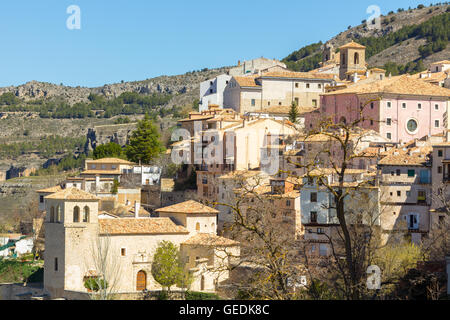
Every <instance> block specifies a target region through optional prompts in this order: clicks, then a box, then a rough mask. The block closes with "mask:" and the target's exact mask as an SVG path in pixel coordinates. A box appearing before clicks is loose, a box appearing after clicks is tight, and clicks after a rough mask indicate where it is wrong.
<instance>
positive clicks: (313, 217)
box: [310, 211, 317, 223]
mask: <svg viewBox="0 0 450 320" xmlns="http://www.w3.org/2000/svg"><path fill="white" fill-rule="evenodd" d="M310 220H311V223H317V212H316V211H311V215H310Z"/></svg>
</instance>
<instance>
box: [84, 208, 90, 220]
mask: <svg viewBox="0 0 450 320" xmlns="http://www.w3.org/2000/svg"><path fill="white" fill-rule="evenodd" d="M89 211H90V210H89V207H88V206H86V207H84V209H83V222H86V223H89Z"/></svg>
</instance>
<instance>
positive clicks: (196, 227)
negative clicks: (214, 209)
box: [195, 222, 200, 231]
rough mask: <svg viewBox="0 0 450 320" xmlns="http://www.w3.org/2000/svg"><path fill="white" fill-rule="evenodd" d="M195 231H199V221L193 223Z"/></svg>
mask: <svg viewBox="0 0 450 320" xmlns="http://www.w3.org/2000/svg"><path fill="white" fill-rule="evenodd" d="M195 231H200V223H198V222H197V223H196V225H195Z"/></svg>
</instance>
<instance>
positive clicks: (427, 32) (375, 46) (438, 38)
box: [282, 7, 450, 75]
mask: <svg viewBox="0 0 450 320" xmlns="http://www.w3.org/2000/svg"><path fill="white" fill-rule="evenodd" d="M449 8H450V7H449ZM418 9H420V8H418ZM402 11H404V9H399V10H398V12H402ZM392 14H393V12H390V13H389V15H392ZM394 21H395V16H392V17H385V18H384V19H383V24H384V25H385V24H387V23H392V22H394ZM365 22H366V21H365V20H364V21H363V23H365ZM449 38H450V10H449V9H447V12H445V13H442V14H440V15H436V16H434V17H432V18H430V19H428V20H427V21H425V22H423V23H421V24H417V25H410V26H404V27H402V28H401V29H399V30H397V31H395V32H391V33H389V34H387V35H384V36H381V37H375V36H371V37H359V38H354V39H352V40H354V41H356V42H358V43H360V44H362V45H364V46H366V58H367V59H368V58H370V57H372V56H374V55H376V54H378V53H380V52H382V51H384V50H386V49H387V48H390V47H391V46H393V45H396V44H399V43H401V42H403V41H406V40H409V39H426V40H427V43H426V44H425V45H421V46H419V47H418V48H417V50H418V52H419V53H420V55H421V59H424V58H426V57H428V56H430V55H431V54H433V53H436V52H439V51H442V50H445V49H446V48H447V45H448V41H449ZM349 40H350V39H349ZM321 46H322V42H318V43H313V44H311V45H308V46H305V47H303V48H301V49H299V50H297V51H294V52H293V53H291V54H290V55H288V56H287V57H286V58H284V59H283V60H282V61H283V62H285V63H286V65H287V67H288V68H289V69H291V70H294V71H303V72H305V71H311V70H313V69H316V68H318V67H319V66H320V64H319V63H320V62H321V61H322V52H321ZM421 59H419V60H417V61H411V62H408V63H407V64H405V65H403V66H400V65H397V66H394V64H392V63H390V64H387V66H385V68H388V69H389V71H388V72H387V74H389V73H392V74H393V75H394V74H404V73H416V72H420V71H423V70H424V69H425V68H424V67H423V61H422V60H421Z"/></svg>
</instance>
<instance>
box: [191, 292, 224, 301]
mask: <svg viewBox="0 0 450 320" xmlns="http://www.w3.org/2000/svg"><path fill="white" fill-rule="evenodd" d="M186 300H220V297H219V296H218V295H217V294H214V293H205V292H196V291H187V292H186Z"/></svg>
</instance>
